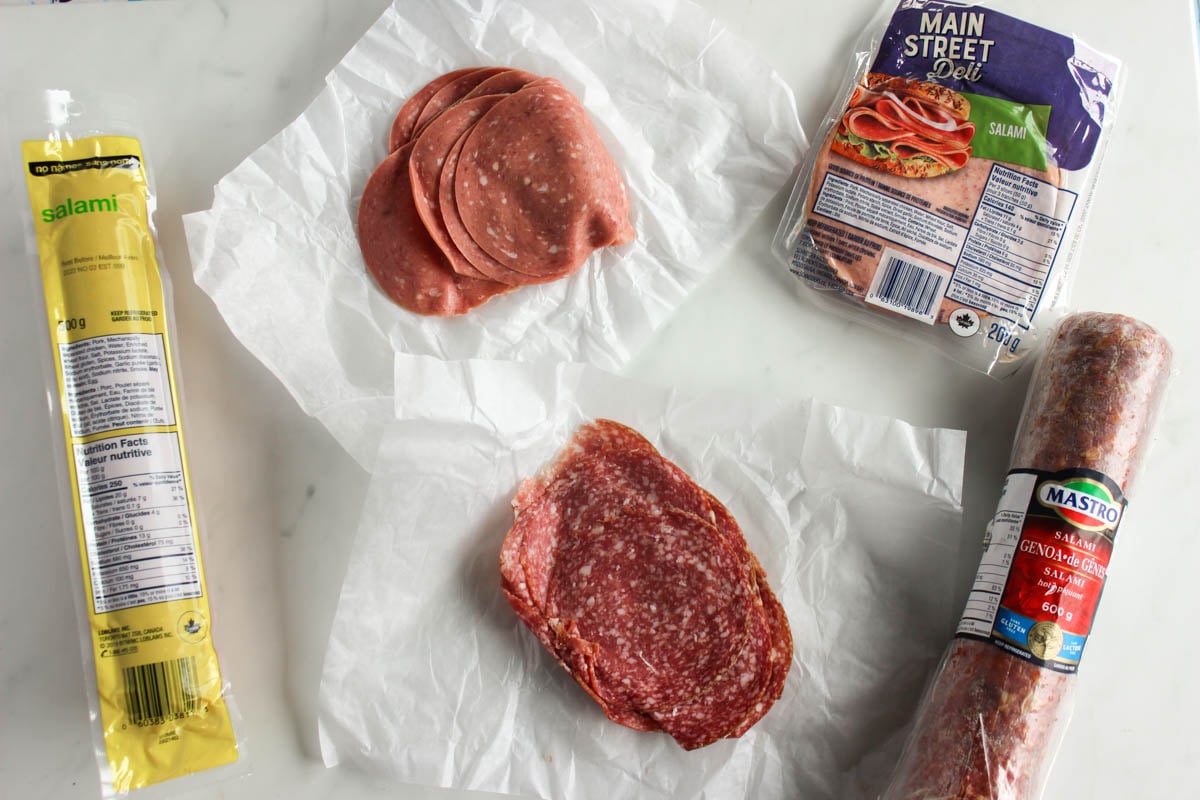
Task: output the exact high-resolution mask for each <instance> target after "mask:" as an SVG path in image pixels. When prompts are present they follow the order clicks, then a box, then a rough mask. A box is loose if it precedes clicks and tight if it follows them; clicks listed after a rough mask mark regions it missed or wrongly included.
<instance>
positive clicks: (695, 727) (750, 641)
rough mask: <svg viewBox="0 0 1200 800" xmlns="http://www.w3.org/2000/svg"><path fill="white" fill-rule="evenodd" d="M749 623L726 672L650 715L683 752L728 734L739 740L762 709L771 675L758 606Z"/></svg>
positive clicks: (766, 627)
mask: <svg viewBox="0 0 1200 800" xmlns="http://www.w3.org/2000/svg"><path fill="white" fill-rule="evenodd" d="M749 619H750V628H749V631H748V635H747V637H746V644H745V646H744V647H743V648H742V650H741V652H740V653H739V654H738V657H737V658H736V659H735V660H734V662H733V664H732V665H730V667H729V668H728V669H727V670H725V672H723V673H722V674H721V675H720V676H719V677H717V678H716V679H715V680H714V681H712V682H711V683H710V684H708V685H707V686H706V687H705V689H704V691H703V692H701V693H700V694H699V695H697V696H696V697H693V698H691V699H689V700H688V701H687V702H686V703H681V704H679V705H675V706H670V707H667V708H659V709H655V710H653V711H651V712H649V714H648V716H649V717H650V718H651V719H653V720H654V721H655V722H656V723H658V726H659V727H660V728H661V729H662V730H663V731H665V732H666V733H669V734H671V736H673V737H674V738H675V740H676V741H677V742H679V744H680V745H681V746H682V747H683V748H684V749H685V750H695V749H696V748H698V747H704V746H706V745H710V744H712V743H713V742H715V741H717V740H718V739H724V738H725V737H727V736H730V735H738V736H740V735H741V733H744V732H745V731H744V730H743V731H742V732H741V733H736V731H737V729H738V727H739V725H740V724H741V723H742V722H743V721H744V720H746V719H747V718H748V717H749V716H751V715H753V714H754V713H755V712H756V711H757V710H758V709H759V708H761V705H760V699H761V697H762V696H763V693H764V692H765V691H766V689H767V687H768V685H769V684H770V682H771V679H772V677H773V676H772V673H771V670H770V669H769V668H768V664H769V661H770V655H771V647H772V642H771V626H770V622H769V621H768V619H767V616H766V614H765V612H764V611H763V609H762V606H761V605H759V606H756V607H755V608H754V609H753V611H752V613H751V614H750V618H749ZM763 713H765V709H763ZM758 716H759V717H761V716H762V714H761V713H760V714H758ZM748 728H749V726H747V729H748Z"/></svg>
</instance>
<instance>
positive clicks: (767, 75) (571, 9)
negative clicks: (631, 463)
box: [184, 0, 805, 465]
mask: <svg viewBox="0 0 1200 800" xmlns="http://www.w3.org/2000/svg"><path fill="white" fill-rule="evenodd" d="M472 67H479V68H482V67H490V68H500V67H503V68H514V69H513V71H509V72H508V73H507V74H508V77H512V76H513V75H517V74H522V73H528V75H529V77H530V78H544V79H546V80H547V81H551V80H552V81H554V82H555V83H552V84H550V85H552V86H561V87H563V88H565V90H566V91H567V92H569V93H570V94H572V95H574V96H575V97H577V98H578V105H579V109H581V115H586V118H587V119H588V120H589V123H588V124H589V126H594V128H595V133H594V135H595V136H598V137H599V139H600V141H601V143H602V145H603V147H602V148H601V147H591V148H588V150H589V151H590V152H601V151H604V150H606V151H607V153H608V154H610V155H611V161H612V164H613V165H615V168H616V171H617V172H618V173H619V175H620V177H621V178H623V181H624V191H625V193H626V195H627V199H628V213H627V214H624V215H623V216H624V220H622V221H623V222H624V225H626V226H628V225H630V223H631V224H632V231H621V235H619V236H617V237H615V238H616V239H617V240H619V241H620V242H622V244H620V245H619V246H616V247H606V248H604V249H603V250H601V251H599V252H597V253H595V254H593V255H592V256H591V257H590V258H589V259H588V260H587V262H586V263H585V264H584V265H583V267H582V269H579V270H578V271H575V272H573V273H572V274H570V275H568V276H567V277H563V278H561V279H560V280H555V281H553V282H549V283H539V284H537V285H526V286H522V287H520V288H519V289H517V290H515V291H511V292H509V293H506V294H502V295H501V296H496V297H494V298H492V299H491V300H489V301H488V302H487V303H485V304H484V305H481V306H480V307H478V308H474V309H472V310H471V311H470V312H469V313H465V314H462V315H461V316H455V317H452V318H448V319H447V318H439V317H430V316H423V315H421V314H416V313H413V312H411V311H408V310H405V309H404V308H401V307H400V306H398V305H396V304H395V303H393V302H392V300H390V299H389V298H388V295H386V294H385V293H384V292H383V291H381V290H380V289H379V288H378V286H377V285H376V281H375V279H373V278H372V276H371V274H370V273H369V271H368V264H367V263H364V258H363V254H362V252H361V251H360V239H362V238H364V237H365V238H366V239H368V240H369V241H367V242H366V244H367V245H378V247H373V246H369V247H368V251H373V250H374V249H383V250H385V251H388V252H387V253H386V254H387V255H394V253H392V252H390V251H391V250H396V249H406V251H407V252H409V254H411V253H412V251H413V250H415V249H417V248H416V247H409V248H388V247H385V246H383V245H382V244H380V242H379V241H376V239H375V234H374V233H372V231H371V230H365V229H364V225H363V223H364V221H366V222H371V223H373V228H374V229H376V230H375V233H378V232H380V231H382V232H384V233H386V232H388V231H390V230H393V229H394V228H395V227H396V226H397V225H398V224H400V223H396V224H389V223H388V220H387V219H385V218H384V216H383V213H382V212H381V213H380V214H378V215H376V214H371V213H361V209H360V205H361V204H360V199H361V197H362V195H363V192H364V187H366V186H367V185H368V181H369V179H370V178H371V176H372V174H373V173H375V172H376V170H377V168H378V167H379V166H380V164H381V162H382V161H384V160H385V157H387V156H388V152H389V137H390V134H391V133H392V129H393V124H394V122H395V120H396V117H397V114H398V111H401V110H403V109H402V106H404V107H406V108H408V107H410V106H408V104H407V103H406V101H409V100H412V99H429V100H435V99H436V98H428V97H418V98H414V96H415V95H417V96H421V95H422V92H421V90H422V87H426V88H429V87H430V84H431V82H433V81H435V80H438V79H439V78H442V77H449V76H451V75H453V74H455V73H457V72H458V71H460V70H466V69H467V68H472ZM492 71H495V69H493V70H492ZM480 74H481V73H480V72H478V71H477V72H476V76H477V77H478V76H479V75H480ZM498 79H500V80H503V79H504V76H498ZM474 85H475V84H470V86H474ZM470 86H465V87H461V88H462V89H463V91H464V92H465V91H466V90H467V89H469V88H470ZM747 87H752V88H753V91H747ZM444 88H445V87H444ZM544 89H545V87H544V86H543V90H544ZM554 93H555V94H557V93H558V92H554ZM530 94H533V91H532V87H531V92H530ZM513 96H514V97H516V95H513ZM564 96H565V93H564ZM475 102H476V103H479V102H483V100H482V98H480V99H477V100H476V101H475ZM511 105H512V104H505V103H501V104H500V105H497V106H496V108H495V111H496V112H497V114H499V112H500V111H501V110H502V109H504V108H507V107H511ZM411 107H420V106H411ZM428 108H429V106H428V105H427V106H426V111H427V110H428ZM474 110H476V111H479V110H480V109H474ZM577 110H578V109H577ZM559 116H560V117H561V115H559ZM560 121H561V120H560ZM485 122H486V121H485ZM518 124H520V123H519V121H518V122H516V123H513V125H502V126H500V129H508V128H511V127H513V126H514V125H518ZM484 127H486V125H484ZM543 127H548V126H543ZM443 132H444V131H443ZM510 132H511V131H510ZM541 132H542V130H541V128H540V127H539V128H538V129H537V130H534V131H533V132H532V133H537V134H540V133H541ZM592 136H593V134H592V133H590V132H589V133H588V135H587V137H586V138H587V139H588V140H589V141H590V138H591V137H592ZM476 138H479V137H476ZM535 138H536V137H535ZM576 138H578V136H577V137H576ZM450 141H451V142H452V141H453V139H450ZM392 143H393V144H395V142H392ZM576 143H577V144H582V142H576ZM467 144H468V147H464V148H463V150H462V153H463V156H462V159H460V164H461V161H462V160H465V159H466V155H465V154H466V153H467V152H468V149H470V148H469V145H470V142H468V143H467ZM804 146H805V139H804V134H803V132H802V131H801V130H800V125H799V122H798V121H797V115H796V108H795V100H794V97H793V96H792V93H791V90H790V89H789V88H788V87H787V85H786V84H785V83H784V82H783V80H782V78H781V77H780V76H779V75H778V74H777V73H775V72H774V71H773V70H772V69H771V68H770V67H769V66H768V65H767V64H766V63H765V62H763V61H762V60H761V59H760V58H759V57H758V55H757V54H756V53H755V52H754V51H753V49H752V48H750V47H749V46H748V45H746V44H745V43H743V42H742V41H740V40H738V39H737V38H736V37H734V36H732V35H730V34H729V32H728V31H726V30H724V29H723V28H721V26H720V25H718V24H717V23H716V22H715V20H713V19H712V17H711V16H710V15H709V14H708V13H706V12H704V11H703V10H701V9H700V8H698V7H697V6H695V5H693V4H691V3H690V2H687V0H682V1H681V2H675V1H674V0H655V2H640V1H639V0H617V1H616V2H609V1H608V0H583V1H582V2H572V3H560V2H556V0H498V1H497V2H488V3H477V2H472V0H396V2H394V3H393V4H392V5H391V6H390V7H389V8H387V9H385V11H384V12H383V14H382V16H381V17H380V18H379V20H378V21H377V22H376V23H375V24H374V25H373V26H372V27H371V28H370V29H369V30H368V31H367V32H366V33H365V34H364V35H363V37H362V39H361V40H360V41H359V42H358V44H356V45H355V46H354V48H352V49H351V50H350V52H349V53H347V54H346V56H345V58H343V59H342V61H341V63H339V64H338V65H337V66H336V67H335V68H334V69H333V71H332V72H331V73H330V74H329V75H328V77H327V78H326V85H325V88H324V90H323V91H322V92H321V93H320V94H319V95H318V96H317V97H316V99H315V100H313V102H312V104H311V105H310V106H309V107H308V108H307V109H306V110H305V111H304V113H302V114H301V115H300V116H299V117H298V118H297V119H296V120H295V121H294V122H292V123H291V124H290V125H288V126H287V127H286V128H285V129H284V130H283V131H281V132H280V133H279V134H278V135H277V136H275V138H273V139H271V140H270V141H269V142H267V143H266V144H265V145H263V146H262V147H261V148H259V149H258V150H257V151H255V152H254V153H252V154H251V155H250V156H249V157H248V158H247V159H246V160H245V161H244V162H242V163H241V164H240V165H239V166H238V167H236V168H235V169H234V170H233V171H232V172H231V173H229V174H228V175H227V176H225V177H224V178H222V179H221V181H220V183H219V184H218V185H217V187H216V189H215V193H214V197H213V205H212V208H211V209H210V210H207V211H203V212H199V213H194V214H189V215H187V216H186V217H185V218H184V226H185V228H186V232H187V238H188V247H189V249H190V252H191V257H192V264H193V268H194V270H195V276H196V282H197V283H198V284H199V285H200V286H201V287H202V288H203V289H204V290H205V291H206V292H208V294H209V295H211V296H212V298H213V300H214V301H215V302H216V304H217V307H218V309H220V311H221V314H222V315H223V316H224V318H225V320H226V322H227V323H228V324H229V327H230V329H231V330H232V331H233V333H234V334H235V335H236V336H237V337H238V338H239V339H240V340H241V341H242V343H243V344H245V345H246V347H247V348H249V350H250V351H251V352H253V353H254V354H255V355H256V356H257V357H258V358H259V359H260V360H261V361H262V362H263V363H264V364H266V365H267V367H269V368H270V369H271V371H272V372H274V373H275V374H276V375H277V376H278V377H279V379H280V380H281V381H282V382H283V383H284V385H285V386H287V388H288V390H289V391H290V392H291V394H292V395H293V396H294V397H295V398H296V401H297V402H298V403H299V404H300V406H301V407H302V408H304V410H305V411H307V412H308V413H309V414H311V415H313V416H315V417H317V418H319V419H320V420H321V421H322V422H323V423H324V424H325V425H326V426H327V427H328V428H329V429H330V431H331V432H332V433H333V434H334V436H335V437H336V438H337V439H338V440H339V441H340V442H341V443H342V444H343V445H344V446H345V447H346V448H347V449H348V450H349V451H350V452H351V453H352V454H353V455H354V456H355V457H356V458H357V459H358V460H359V461H360V462H361V463H363V464H364V465H365V464H368V463H369V461H370V459H371V458H373V457H374V453H375V449H376V445H377V444H378V440H379V433H380V429H381V427H382V425H383V424H384V423H386V420H387V419H388V418H389V417H390V411H391V401H390V399H389V398H390V396H391V393H392V356H393V354H394V353H397V352H403V353H412V354H420V355H434V356H438V357H440V358H504V359H511V360H516V361H539V360H545V361H580V362H586V363H590V364H594V365H597V366H600V367H604V368H609V369H617V368H619V367H621V366H622V365H623V364H625V363H626V362H627V361H628V360H629V358H630V357H631V356H632V354H633V353H636V352H637V351H638V350H639V349H641V347H642V346H643V344H644V343H645V342H646V341H647V339H648V338H649V336H650V334H651V333H652V332H653V331H654V330H655V329H656V328H657V327H658V326H659V325H661V324H662V323H663V322H664V321H665V320H666V319H667V318H668V317H669V316H670V314H671V313H672V312H673V311H674V310H675V308H676V307H677V306H678V305H679V304H680V303H681V302H682V301H683V299H684V298H685V297H686V296H687V294H688V293H689V292H690V291H691V290H692V288H693V287H695V286H696V285H697V284H698V283H699V282H700V281H701V280H702V279H703V278H704V276H705V275H706V274H707V273H708V272H709V270H710V269H712V268H713V267H715V265H716V264H717V263H718V262H719V259H720V256H721V254H722V253H723V252H725V251H726V250H727V249H728V248H730V247H731V246H732V245H733V243H734V242H735V241H736V240H737V238H738V237H739V236H740V235H741V233H742V232H743V231H744V230H745V229H746V227H747V226H748V225H749V223H750V222H751V221H752V220H753V219H754V218H755V216H756V215H757V214H758V213H759V212H760V211H761V210H762V209H763V208H764V207H765V206H766V204H767V203H768V202H769V201H770V199H771V197H773V196H774V195H775V193H776V192H778V191H779V189H780V188H782V186H783V185H784V183H785V182H786V177H785V176H786V175H787V173H788V171H789V170H790V169H791V165H792V164H795V163H796V161H797V160H798V159H799V157H800V155H801V152H802V150H803V148H804ZM485 149H486V148H485ZM526 149H527V150H529V153H530V154H531V155H534V156H535V157H536V156H537V153H536V152H534V149H533V148H532V147H531V146H529V147H526ZM475 151H480V148H475ZM413 152H415V153H419V152H420V151H419V150H414V151H413ZM510 155H511V154H510ZM520 155H521V157H522V158H524V157H525V156H526V153H525V151H524V150H522V152H521V154H520ZM545 155H547V156H550V157H554V156H555V155H556V154H555V153H553V152H550V153H548V154H545ZM557 157H559V158H562V157H563V156H562V154H561V153H558V154H557ZM503 160H504V159H503V158H500V157H497V158H490V157H489V158H487V159H486V160H485V161H483V162H481V163H482V165H483V167H484V169H485V170H486V171H485V172H483V173H482V174H479V175H476V176H474V177H475V180H474V182H473V183H471V184H470V186H461V185H460V186H458V187H457V188H458V194H459V198H458V199H459V201H460V205H461V204H464V203H466V204H469V203H470V202H471V199H470V198H469V197H466V196H465V195H464V190H465V189H466V188H471V187H474V188H475V189H480V188H481V187H486V188H487V189H488V190H489V191H491V190H492V189H494V188H496V186H497V185H498V184H499V183H503V181H497V179H496V178H497V175H500V176H503V175H504V174H505V173H506V172H508V171H509V170H507V169H505V168H506V167H507V166H510V165H508V164H504V165H502V164H501V163H500V162H501V161H503ZM544 160H545V159H542V161H544ZM542 161H538V160H535V161H532V162H529V163H531V164H540V163H542ZM493 169H498V170H500V172H499V173H496V172H492V170H493ZM399 172H400V173H401V174H399V175H398V176H394V177H397V178H405V179H406V178H407V175H408V173H409V170H407V169H403V170H400V171H399ZM464 174H465V173H464V171H463V170H462V169H460V170H459V174H458V177H459V178H463V177H464ZM530 174H533V175H541V176H543V177H538V178H537V179H536V180H535V181H531V180H529V175H526V176H525V177H526V180H525V181H524V183H525V184H528V185H529V186H528V190H529V192H532V193H533V196H534V197H537V196H538V195H537V192H538V190H541V189H546V190H548V191H546V192H545V194H544V195H542V196H544V197H546V198H548V199H549V198H551V195H553V198H552V199H554V200H557V201H561V202H567V201H570V202H569V203H568V205H566V206H564V208H570V207H572V206H571V205H570V203H577V202H578V200H579V198H578V197H568V196H566V195H564V194H562V192H563V191H565V190H562V189H561V188H560V187H559V186H558V185H557V184H556V185H555V186H553V187H551V186H549V184H550V183H552V182H553V177H554V176H553V175H550V176H548V177H546V176H545V170H541V171H538V170H534V169H532V168H531V173H530ZM418 177H420V176H419V175H418ZM510 177H511V176H510ZM395 182H399V181H395ZM416 183H417V184H420V183H421V181H417V182H416ZM504 185H506V186H507V185H508V184H504ZM521 191H524V186H523V184H522V182H521V181H520V180H517V181H516V183H515V185H514V186H513V187H512V191H511V192H508V194H511V195H512V196H513V197H516V196H517V193H518V192H521ZM567 194H572V193H571V192H569V191H568V192H567ZM560 195H561V196H560ZM384 199H385V200H388V201H389V202H375V203H374V206H380V207H383V209H384V211H387V210H391V211H396V209H395V208H394V206H395V205H396V204H395V202H392V201H394V199H395V198H394V196H389V197H387V198H384ZM416 199H417V200H418V201H419V202H422V201H423V205H424V206H428V199H427V198H424V197H419V198H416ZM508 199H509V198H507V197H502V196H498V195H489V197H488V199H487V201H486V205H487V207H488V209H490V210H491V211H498V210H500V209H504V208H505V207H506V206H505V205H504V204H505V203H507V201H508ZM367 205H368V206H372V203H370V202H368V203H367ZM411 205H412V202H411V192H410V202H409V206H411ZM555 207H556V206H555ZM470 209H471V210H472V211H473V212H474V213H473V214H472V215H470V216H471V217H472V218H479V211H480V210H481V209H480V208H479V206H477V205H476V206H470ZM443 210H445V209H443ZM552 210H553V209H552ZM426 211H428V208H426ZM409 216H410V217H411V215H409ZM464 221H466V222H469V221H470V219H465V220H464ZM484 227H493V228H494V229H495V230H496V231H500V232H503V231H502V229H501V226H498V225H497V226H491V225H490V224H488V225H485V226H484ZM540 233H544V232H540ZM630 234H631V235H632V239H631V240H630V239H629V236H630ZM497 235H499V234H497ZM510 235H512V236H513V237H514V238H515V239H518V240H519V239H520V238H521V237H520V234H519V233H518V232H515V231H514V232H512V233H511V234H510ZM528 238H529V239H530V242H527V244H529V245H530V246H532V247H535V248H536V247H540V248H541V252H542V253H543V254H547V253H552V252H553V250H552V248H555V247H558V246H560V245H556V244H555V242H554V241H553V240H550V239H546V240H545V241H541V242H539V241H538V240H537V239H536V238H535V237H528ZM505 241H507V240H506V239H504V238H503V237H502V238H501V242H502V243H503V242H505ZM384 244H386V243H384ZM484 244H485V245H488V244H495V242H489V241H485V242H484ZM560 244H561V243H560ZM433 247H434V245H433V244H432V243H431V242H430V243H427V244H426V247H425V248H424V249H425V250H429V249H430V248H433ZM503 249H504V250H505V251H513V252H516V251H518V250H519V251H521V252H525V250H526V249H527V248H518V247H516V246H515V245H514V246H509V245H507V244H505V245H504V247H503ZM433 253H434V255H433V256H431V257H432V258H435V259H436V258H437V257H438V256H436V248H434V250H433ZM494 254H495V253H494ZM500 255H501V256H502V255H503V254H500ZM559 255H561V253H560V254H559ZM517 266H520V267H521V268H522V269H524V270H525V271H527V272H529V271H533V272H538V270H530V264H529V263H528V262H527V261H523V262H522V263H521V264H518V265H517ZM435 268H436V267H431V269H435ZM460 282H461V281H460ZM480 283H486V282H477V283H476V284H473V285H474V286H478V285H479V284H480ZM487 285H489V286H490V285H491V284H490V283H487ZM396 294H400V292H396ZM430 305H436V304H435V303H430ZM365 420H371V421H375V422H376V423H378V424H375V425H372V424H363V423H364V421H365Z"/></svg>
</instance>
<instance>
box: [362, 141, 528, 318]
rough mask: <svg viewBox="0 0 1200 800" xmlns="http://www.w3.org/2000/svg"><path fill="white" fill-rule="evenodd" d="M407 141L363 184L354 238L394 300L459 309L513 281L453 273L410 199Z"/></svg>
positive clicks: (445, 312) (448, 311) (444, 312)
mask: <svg viewBox="0 0 1200 800" xmlns="http://www.w3.org/2000/svg"><path fill="white" fill-rule="evenodd" d="M411 150H412V147H411V145H405V146H404V147H401V148H400V149H399V150H397V151H396V152H395V153H392V154H391V155H390V156H388V157H387V158H385V159H384V160H383V162H382V163H380V165H379V166H378V167H376V169H375V172H374V173H373V174H372V175H371V177H370V179H369V180H368V181H367V184H366V186H365V187H364V188H363V195H362V200H361V201H360V202H359V206H358V243H359V247H360V248H361V250H362V254H363V261H364V262H366V265H367V269H368V271H369V272H370V273H371V277H373V278H374V279H375V282H376V283H377V284H378V285H379V288H380V289H382V290H383V292H384V294H386V295H387V296H388V297H389V298H391V299H392V300H393V301H394V302H395V303H397V304H398V305H400V306H402V307H403V308H406V309H408V310H409V311H414V312H416V313H418V314H426V315H430V316H442V317H445V316H453V315H456V314H462V313H465V312H467V311H469V310H470V309H472V308H474V307H476V306H478V305H480V304H482V303H484V302H486V301H487V300H489V299H490V298H492V297H494V296H495V295H497V294H501V293H503V292H506V291H509V290H510V289H511V288H512V287H510V286H506V285H504V284H502V283H496V282H494V281H480V280H474V279H472V278H464V277H462V276H461V275H458V274H456V273H455V272H454V271H453V270H452V269H450V267H449V265H448V264H447V263H446V260H445V258H444V257H443V256H442V252H441V250H439V249H438V247H437V245H436V244H434V242H433V240H432V239H430V238H429V233H428V232H427V231H426V230H425V226H424V225H423V224H422V223H421V218H420V216H418V214H417V209H416V206H415V205H414V203H413V196H412V184H411V181H410V180H409V171H408V159H409V154H410V152H411Z"/></svg>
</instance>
